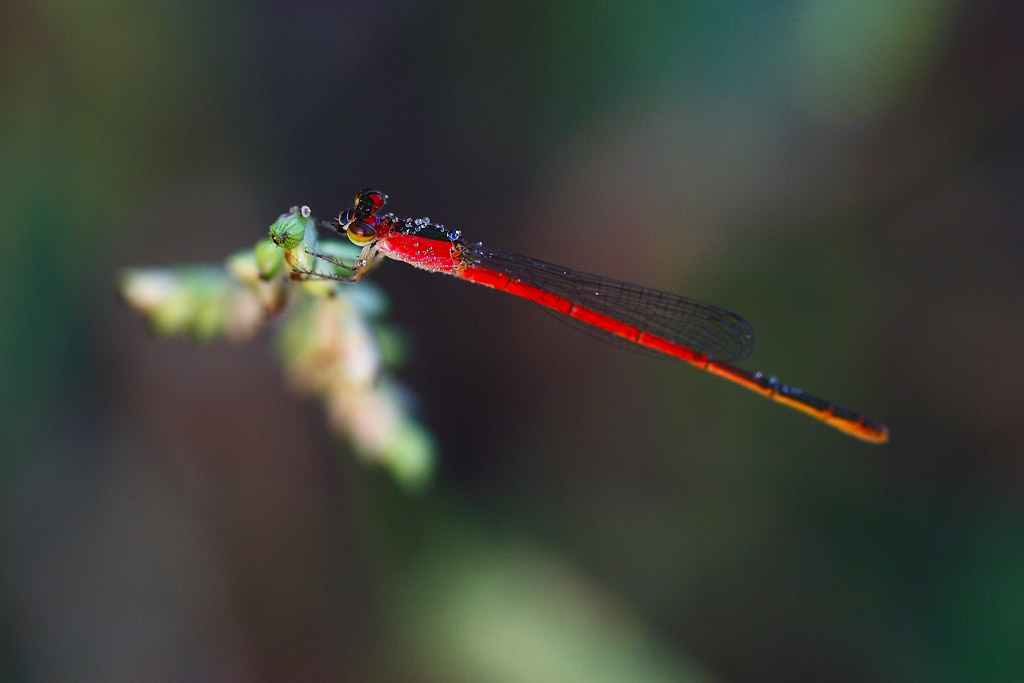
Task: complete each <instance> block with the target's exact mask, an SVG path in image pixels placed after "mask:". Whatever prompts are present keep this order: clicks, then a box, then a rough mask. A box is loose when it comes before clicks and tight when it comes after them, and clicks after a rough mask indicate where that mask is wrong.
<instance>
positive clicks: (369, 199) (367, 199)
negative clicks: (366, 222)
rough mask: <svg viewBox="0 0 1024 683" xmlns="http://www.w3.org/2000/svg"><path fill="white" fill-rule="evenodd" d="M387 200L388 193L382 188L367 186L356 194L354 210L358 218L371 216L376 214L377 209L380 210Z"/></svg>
mask: <svg viewBox="0 0 1024 683" xmlns="http://www.w3.org/2000/svg"><path fill="white" fill-rule="evenodd" d="M387 201H388V197H387V195H386V194H384V193H383V192H381V191H380V190H374V189H372V188H366V189H365V190H360V191H359V194H357V195H356V201H355V207H354V208H353V211H354V212H355V215H356V218H369V217H370V216H373V215H376V213H377V211H379V210H380V208H381V207H382V206H384V204H386V203H387Z"/></svg>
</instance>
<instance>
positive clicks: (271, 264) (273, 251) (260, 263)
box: [255, 228, 284, 280]
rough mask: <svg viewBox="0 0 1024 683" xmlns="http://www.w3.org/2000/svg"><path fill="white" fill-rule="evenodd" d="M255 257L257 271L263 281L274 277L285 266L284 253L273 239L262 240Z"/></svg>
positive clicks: (258, 244)
mask: <svg viewBox="0 0 1024 683" xmlns="http://www.w3.org/2000/svg"><path fill="white" fill-rule="evenodd" d="M271 229H273V228H271ZM255 255H256V270H257V272H258V273H259V276H260V278H261V279H263V280H269V279H270V278H272V277H274V275H276V274H277V272H278V271H279V270H281V268H282V267H283V266H284V252H283V251H281V250H280V249H278V247H277V245H276V244H274V241H273V240H272V239H262V240H260V241H259V242H257V243H256V249H255Z"/></svg>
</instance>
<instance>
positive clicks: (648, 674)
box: [0, 0, 1024, 681]
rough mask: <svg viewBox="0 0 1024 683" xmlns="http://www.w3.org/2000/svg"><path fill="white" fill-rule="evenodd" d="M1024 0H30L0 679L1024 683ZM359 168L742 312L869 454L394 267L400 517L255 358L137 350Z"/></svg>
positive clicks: (16, 209) (406, 197)
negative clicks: (407, 433) (429, 476)
mask: <svg viewBox="0 0 1024 683" xmlns="http://www.w3.org/2000/svg"><path fill="white" fill-rule="evenodd" d="M1021 26H1024V9H1022V6H1021V5H1020V3H1017V2H1013V1H1011V0H1003V1H1002V2H955V1H954V0H898V1H896V2H892V1H886V2H882V1H881V0H868V1H864V2H853V1H850V2H835V1H834V0H798V1H793V2H775V3H768V2H760V3H739V2H721V1H720V0H714V1H712V0H697V1H693V2H674V1H664V0H651V1H639V2H621V3H620V2H567V3H547V2H518V1H517V2H479V3H477V2H474V3H460V2H441V3H434V2H414V1H412V0H408V1H405V2H366V1H364V2H358V1H357V2H340V3H334V4H331V5H329V6H328V5H327V4H326V3H314V2H308V3H304V2H273V1H264V2H259V3H251V4H236V3H225V2H198V1H189V2H179V3H157V2H129V1H107V2H100V1H96V2H75V3H71V2H53V1H44V0H39V1H35V2H31V1H26V0H14V1H13V2H12V1H7V2H4V3H3V4H2V5H0V206H2V209H3V218H4V220H3V240H2V248H0V293H2V296H0V352H2V356H0V449H2V460H0V462H2V467H3V473H2V479H0V678H2V679H3V680H11V681H57V680H76V681H85V680H96V681H118V680H124V681H140V680H153V681H155V680H190V681H225V680H238V681H271V680H296V681H297V680H408V681H431V680H461V681H513V680H523V681H541V680H551V681H567V680H585V681H599V680H615V681H623V680H691V681H709V680H716V681H770V680H780V681H781V680H786V681H793V680H834V681H860V680H872V681H874V680H901V681H909V680H922V681H923V680H927V681H940V680H1021V679H1024V501H1022V495H1021V494H1022V491H1024V388H1022V387H1024V363H1022V362H1021V350H1020V340H1021V339H1022V338H1024V296H1022V294H1024V232H1022V223H1024V206H1022V198H1024V41H1022V40H1021V30H1020V27H1021ZM367 185H372V186H377V187H380V188H382V189H384V190H386V191H387V192H388V193H389V194H390V196H391V205H390V207H389V208H391V209H392V210H394V211H395V212H397V213H399V214H401V215H416V216H424V215H426V216H430V217H431V218H432V219H435V220H439V221H442V222H444V223H445V224H446V225H448V226H449V227H457V228H460V229H462V230H463V231H464V233H466V234H467V235H468V236H469V237H470V238H471V239H474V240H481V241H484V242H486V243H490V244H493V245H495V246H501V247H505V248H508V249H511V250H514V251H518V252H520V253H525V254H530V255H534V256H537V257H540V258H543V259H545V260H549V261H553V262H556V263H562V264H565V265H568V266H571V267H575V268H578V269H582V270H587V271H590V272H598V273H602V274H606V275H609V276H613V277H618V278H621V279H627V280H631V281H637V282H640V283H643V284H646V285H650V286H654V287H658V288H661V289H666V290H670V291H676V292H681V293H685V294H688V295H690V296H694V297H697V298H701V299H704V300H708V301H712V302H715V303H718V304H721V305H723V306H725V307H727V308H730V309H732V310H736V311H738V312H739V313H741V314H742V315H743V316H744V317H745V318H747V319H748V320H749V321H750V322H751V323H752V324H753V325H754V327H755V329H756V330H757V332H758V337H757V348H756V351H755V354H754V356H753V358H752V359H751V360H750V361H749V363H748V365H749V366H751V367H754V368H757V369H761V370H765V371H768V372H771V373H776V374H778V375H779V376H780V377H781V378H782V379H784V380H786V381H788V382H792V383H795V384H797V385H799V386H802V387H804V388H805V389H808V390H810V391H812V392H813V393H816V394H819V395H822V396H825V397H829V398H832V399H834V400H836V401H839V402H841V403H843V404H845V405H848V406H850V407H852V408H856V409H862V410H865V411H867V412H869V413H870V414H872V415H874V416H875V417H877V418H879V419H880V420H882V421H884V422H886V423H887V424H888V425H889V427H890V429H891V430H892V442H891V444H889V445H887V446H884V447H871V446H868V445H864V444H861V443H859V442H856V441H854V440H853V439H850V438H848V437H845V436H843V435H841V434H839V433H837V432H834V431H833V430H830V429H828V428H826V427H823V426H821V425H819V424H817V423H815V422H814V421H812V420H808V419H806V418H805V417H802V416H800V415H799V414H797V413H794V412H792V411H788V410H785V409H782V408H780V407H778V406H775V405H773V404H771V403H770V402H768V401H764V400H761V399H758V398H757V397H755V396H753V395H752V394H750V393H749V392H745V391H743V390H741V389H738V388H735V387H733V386H731V385H728V384H726V383H724V382H722V381H721V380H718V379H716V378H714V377H711V376H706V375H704V374H703V373H700V372H696V371H694V370H692V369H690V368H688V367H686V366H684V365H682V364H679V363H673V362H671V361H659V360H654V359H651V358H648V357H645V356H643V355H640V354H632V353H627V352H624V351H622V350H621V349H618V348H616V347H614V346H613V345H609V344H603V343H601V342H599V341H596V340H594V339H592V338H590V337H588V336H586V335H581V334H579V332H578V331H576V330H573V329H571V328H570V327H569V326H567V325H561V324H559V323H558V322H557V321H556V320H554V319H553V318H552V317H551V316H548V315H545V314H543V313H542V312H540V311H539V310H537V308H536V307H535V306H531V305H529V304H527V303H524V302H522V301H519V300H516V299H514V298H513V297H507V296H500V295H498V294H496V293H494V292H491V291H488V290H486V289H484V288H479V287H471V286H469V285H466V284H465V283H461V282H458V281H456V280H454V279H450V278H442V277H438V276H431V275H428V274H425V273H422V272H418V271H415V270H414V269H412V268H408V267H403V266H400V265H398V264H387V265H386V266H385V267H383V268H382V269H381V270H380V271H378V272H376V273H374V275H373V279H374V281H375V282H376V283H377V284H378V285H379V286H380V287H382V288H383V290H384V291H385V292H386V293H387V294H388V296H389V298H390V300H391V311H390V313H389V320H390V322H391V323H392V324H394V325H397V326H400V327H401V328H402V329H403V330H404V331H405V339H406V342H407V346H408V355H407V360H406V364H405V366H404V368H403V370H402V371H401V373H400V374H401V377H402V378H403V380H404V381H405V383H406V384H407V385H408V386H409V387H410V388H411V390H412V391H413V392H414V394H415V395H416V396H417V397H418V401H419V407H418V414H419V416H420V419H421V420H422V421H423V423H424V424H426V425H428V427H429V428H430V429H431V431H432V432H433V434H434V437H435V439H436V442H437V444H438V454H439V469H438V472H437V475H436V480H435V483H434V486H433V488H431V489H430V490H428V491H426V492H424V493H422V494H420V495H410V494H408V493H405V492H403V491H401V490H400V489H399V488H398V487H396V486H395V484H394V483H393V481H392V480H391V479H390V478H389V477H388V476H387V475H386V474H385V473H384V472H382V471H380V470H377V469H373V468H369V467H365V466H363V465H360V464H359V463H357V462H356V461H355V460H354V459H353V458H352V455H351V452H350V448H349V447H348V446H347V445H346V444H345V443H338V442H337V441H336V440H335V439H333V438H332V437H331V435H330V434H329V432H328V430H327V427H326V426H325V423H324V419H323V417H322V415H321V412H320V409H319V406H318V405H317V404H316V402H315V401H313V400H312V399H307V398H302V397H298V396H296V395H295V394H293V393H292V392H290V391H289V390H288V388H287V387H286V386H285V383H284V382H283V381H282V377H281V373H280V370H279V368H278V367H277V364H276V360H275V357H274V354H273V352H272V350H271V349H270V343H269V342H268V340H267V338H266V336H264V337H262V338H261V339H259V340H257V341H256V342H254V343H251V344H249V345H245V346H234V345H230V344H228V343H226V342H225V343H212V344H209V345H201V346H200V345H195V344H193V343H191V342H189V341H187V340H183V339H175V340H156V339H153V338H152V337H150V336H148V335H147V334H146V332H145V328H144V325H143V323H142V321H141V319H140V318H139V316H138V315H137V314H135V313H134V312H132V311H131V310H129V309H128V308H127V307H125V306H123V305H122V304H121V303H120V302H119V301H118V300H117V298H116V297H115V293H114V292H115V275H116V272H117V269H118V268H121V267H123V266H128V265H154V266H155V265H172V264H176V263H183V262H213V263H216V262H220V261H221V260H222V259H223V258H224V257H226V256H227V255H229V254H231V253H233V252H234V251H237V250H238V249H242V248H245V247H248V246H250V245H251V244H252V243H253V242H255V240H257V239H258V238H260V237H262V236H263V235H265V231H266V227H267V225H269V223H270V222H271V221H273V220H274V218H276V216H277V215H278V214H279V213H281V212H282V211H284V210H286V209H287V208H288V207H289V206H291V205H293V204H309V205H311V206H312V207H313V208H314V211H315V212H316V213H317V214H319V215H322V216H330V215H333V214H334V213H335V212H337V211H338V210H339V209H341V208H344V207H345V206H346V205H347V203H348V202H350V201H351V197H352V195H353V194H354V192H355V191H356V190H357V189H359V188H361V187H364V186H367Z"/></svg>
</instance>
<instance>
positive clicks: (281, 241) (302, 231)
mask: <svg viewBox="0 0 1024 683" xmlns="http://www.w3.org/2000/svg"><path fill="white" fill-rule="evenodd" d="M307 229H309V230H313V229H314V223H313V219H311V218H310V217H309V207H308V206H303V207H301V208H300V207H297V206H293V207H292V208H291V210H290V211H289V212H288V213H283V214H281V215H280V216H278V218H277V220H276V221H274V223H273V224H272V225H271V226H270V239H271V240H273V242H274V244H276V245H277V246H279V247H281V248H282V249H294V248H295V247H297V246H299V244H301V243H302V240H303V238H305V236H306V230H307Z"/></svg>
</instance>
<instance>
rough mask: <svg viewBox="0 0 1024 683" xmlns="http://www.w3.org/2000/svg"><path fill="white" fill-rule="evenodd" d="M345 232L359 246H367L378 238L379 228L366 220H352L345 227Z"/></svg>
mask: <svg viewBox="0 0 1024 683" xmlns="http://www.w3.org/2000/svg"><path fill="white" fill-rule="evenodd" d="M345 234H346V235H348V238H349V239H350V240H351V241H352V244H354V245H356V246H357V247H365V246H366V245H367V244H370V243H371V242H373V240H375V239H377V230H376V228H374V227H373V226H372V225H370V224H369V223H366V222H364V221H358V220H357V221H352V222H351V223H349V224H348V227H347V228H346V229H345Z"/></svg>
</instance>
